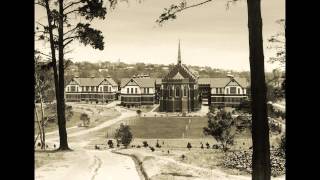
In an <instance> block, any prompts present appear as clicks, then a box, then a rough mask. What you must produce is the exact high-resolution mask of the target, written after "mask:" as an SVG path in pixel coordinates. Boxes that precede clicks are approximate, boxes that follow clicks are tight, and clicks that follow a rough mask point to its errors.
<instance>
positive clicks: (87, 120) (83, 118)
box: [80, 113, 90, 125]
mask: <svg viewBox="0 0 320 180" xmlns="http://www.w3.org/2000/svg"><path fill="white" fill-rule="evenodd" d="M80 120H81V121H83V125H89V123H90V117H89V115H88V114H87V113H82V114H81V115H80Z"/></svg>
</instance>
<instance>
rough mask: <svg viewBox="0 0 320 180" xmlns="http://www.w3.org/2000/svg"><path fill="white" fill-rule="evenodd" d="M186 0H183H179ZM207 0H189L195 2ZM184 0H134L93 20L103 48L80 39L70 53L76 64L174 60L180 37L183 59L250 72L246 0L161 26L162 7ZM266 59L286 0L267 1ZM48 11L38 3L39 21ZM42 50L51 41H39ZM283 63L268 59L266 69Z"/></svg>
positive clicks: (219, 3)
mask: <svg viewBox="0 0 320 180" xmlns="http://www.w3.org/2000/svg"><path fill="white" fill-rule="evenodd" d="M180 1H181V0H180ZM201 1H202V0H187V5H191V4H193V3H196V2H201ZM177 2H179V0H143V2H142V3H138V0H129V3H126V2H121V3H119V5H118V6H117V7H116V9H114V10H109V9H108V12H107V15H106V18H105V19H104V20H94V21H93V27H95V28H98V29H99V30H101V31H102V33H103V36H104V41H105V48H104V50H102V51H100V50H95V49H93V48H91V47H90V46H84V45H81V44H79V43H73V44H71V45H70V47H69V48H70V49H72V52H71V53H69V54H68V55H67V57H68V58H71V59H72V60H73V61H75V62H81V61H89V62H99V61H111V62H116V61H118V60H120V61H121V62H125V63H136V62H144V63H155V64H171V63H176V62H177V53H178V40H179V39H180V41H181V56H182V63H184V64H187V65H197V66H210V67H212V68H222V69H231V70H236V71H243V70H245V71H246V70H249V69H250V67H249V43H248V26H247V19H248V18H247V6H246V0H240V1H239V2H237V3H235V4H233V5H231V7H230V8H229V9H228V10H227V9H226V2H227V0H214V1H213V2H211V3H207V4H205V5H202V6H198V7H195V8H190V9H188V10H185V11H183V12H182V13H179V14H177V19H176V20H173V21H171V20H170V21H168V22H166V23H165V24H164V25H163V26H161V27H160V26H158V25H157V24H156V23H155V20H156V19H157V18H158V17H159V15H160V14H161V13H162V12H163V9H164V8H166V7H169V6H170V5H171V4H174V3H177ZM261 10H262V20H263V38H264V55H265V61H267V59H268V58H269V57H270V56H273V55H274V53H273V52H272V50H270V49H268V48H267V45H268V42H267V39H268V38H270V37H271V36H272V35H274V34H276V33H277V32H279V31H280V29H281V27H280V26H279V25H278V24H277V23H276V22H275V21H276V20H278V19H283V18H285V0H262V2H261ZM44 15H45V12H44V11H43V9H42V8H41V7H38V6H36V7H35V20H37V21H40V22H41V21H43V20H45V18H44ZM35 47H36V48H37V49H40V50H45V49H48V47H49V45H48V43H43V42H36V43H35ZM277 67H279V65H278V64H269V63H267V62H266V63H265V70H266V71H272V69H274V68H277Z"/></svg>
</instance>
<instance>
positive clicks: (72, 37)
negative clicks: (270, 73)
mask: <svg viewBox="0 0 320 180" xmlns="http://www.w3.org/2000/svg"><path fill="white" fill-rule="evenodd" d="M78 37H81V36H70V37H67V38H65V39H63V41H66V40H68V39H75V38H78Z"/></svg>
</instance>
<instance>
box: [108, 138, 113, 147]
mask: <svg viewBox="0 0 320 180" xmlns="http://www.w3.org/2000/svg"><path fill="white" fill-rule="evenodd" d="M108 145H109V148H113V141H112V140H111V139H110V140H108Z"/></svg>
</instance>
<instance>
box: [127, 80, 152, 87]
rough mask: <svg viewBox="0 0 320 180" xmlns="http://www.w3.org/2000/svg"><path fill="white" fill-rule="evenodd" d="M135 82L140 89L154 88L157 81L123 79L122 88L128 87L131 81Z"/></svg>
mask: <svg viewBox="0 0 320 180" xmlns="http://www.w3.org/2000/svg"><path fill="white" fill-rule="evenodd" d="M131 80H132V81H134V82H135V83H136V84H137V85H138V86H139V87H143V88H145V87H146V88H147V87H150V88H152V87H154V86H155V82H156V79H154V78H123V79H121V87H124V86H126V85H127V84H128V83H130V81H131Z"/></svg>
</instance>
